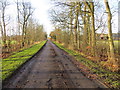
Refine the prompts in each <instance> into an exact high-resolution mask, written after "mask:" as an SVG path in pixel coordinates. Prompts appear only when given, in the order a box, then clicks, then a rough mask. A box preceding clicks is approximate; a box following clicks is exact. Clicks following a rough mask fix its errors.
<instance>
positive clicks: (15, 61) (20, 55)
mask: <svg viewBox="0 0 120 90" xmlns="http://www.w3.org/2000/svg"><path fill="white" fill-rule="evenodd" d="M45 43H46V41H42V42H41V43H39V44H35V45H33V46H32V47H30V48H27V49H25V50H23V51H21V52H16V53H14V54H13V55H11V56H10V57H8V58H6V59H3V60H2V62H0V63H1V64H2V80H4V79H5V78H7V77H8V76H9V75H11V74H12V73H13V71H14V70H16V69H17V68H18V67H19V66H21V65H22V64H23V63H24V62H26V60H28V59H29V58H30V57H32V56H33V55H34V54H35V53H36V52H37V51H38V50H39V49H40V48H42V46H43V45H44V44H45Z"/></svg>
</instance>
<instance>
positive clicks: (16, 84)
mask: <svg viewBox="0 0 120 90" xmlns="http://www.w3.org/2000/svg"><path fill="white" fill-rule="evenodd" d="M3 88H105V86H104V85H102V84H100V83H98V82H97V83H96V81H94V80H90V79H88V78H87V77H85V76H84V75H83V74H82V73H81V71H80V70H78V68H77V67H76V66H75V65H74V64H73V63H72V61H71V57H70V56H69V55H68V54H67V53H65V52H64V51H62V50H61V49H59V48H58V47H57V46H56V45H54V44H53V43H52V42H51V41H47V43H46V45H45V46H44V47H43V49H42V50H41V51H40V52H39V53H38V54H36V56H34V57H33V58H32V59H31V60H30V61H28V62H27V63H26V64H25V65H24V66H23V67H22V68H21V69H20V70H19V72H18V73H17V74H15V75H13V76H12V77H11V78H10V79H9V80H8V81H6V82H5V84H4V85H3Z"/></svg>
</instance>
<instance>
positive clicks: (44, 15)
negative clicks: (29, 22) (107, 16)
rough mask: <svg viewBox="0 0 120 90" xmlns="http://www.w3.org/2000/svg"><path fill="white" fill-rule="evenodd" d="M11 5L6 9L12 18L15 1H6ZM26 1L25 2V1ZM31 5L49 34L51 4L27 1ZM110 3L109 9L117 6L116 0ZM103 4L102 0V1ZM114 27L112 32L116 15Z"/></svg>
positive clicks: (46, 0)
mask: <svg viewBox="0 0 120 90" xmlns="http://www.w3.org/2000/svg"><path fill="white" fill-rule="evenodd" d="M8 1H10V2H11V3H12V4H11V5H10V6H9V7H8V9H7V13H8V14H11V18H14V17H15V16H16V14H17V13H16V6H15V3H14V2H15V1H16V0H8ZM25 1H26V0H25ZM29 1H30V2H31V3H32V6H33V7H34V8H35V11H34V16H35V18H36V19H37V21H38V22H39V23H40V24H43V25H44V28H45V31H46V32H47V33H48V34H49V33H50V32H51V31H52V30H53V27H52V24H51V22H50V16H49V10H50V8H51V7H52V6H53V5H52V4H51V0H29ZM108 1H109V3H110V6H111V8H112V7H116V9H117V6H118V0H108ZM102 2H103V0H102ZM113 19H114V22H115V23H114V25H113V32H117V31H118V15H117V14H116V15H115V16H114V17H113ZM13 21H14V22H12V23H13V25H14V24H15V23H16V22H15V20H14V19H13Z"/></svg>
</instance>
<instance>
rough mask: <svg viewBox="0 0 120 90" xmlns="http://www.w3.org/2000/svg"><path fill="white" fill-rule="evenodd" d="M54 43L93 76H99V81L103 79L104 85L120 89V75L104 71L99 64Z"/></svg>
mask: <svg viewBox="0 0 120 90" xmlns="http://www.w3.org/2000/svg"><path fill="white" fill-rule="evenodd" d="M53 43H54V44H56V45H57V46H58V47H59V48H60V49H62V50H64V51H66V52H67V53H69V54H70V55H72V56H74V57H75V58H76V59H77V60H78V61H79V62H80V63H82V64H83V65H85V66H86V67H87V68H89V69H90V71H91V72H92V73H93V74H96V75H97V76H98V79H101V80H103V82H104V83H106V84H108V85H109V87H111V88H120V81H119V78H120V74H118V73H116V72H111V71H109V70H106V69H104V68H103V67H102V66H100V65H99V64H98V63H95V62H93V61H91V60H89V59H86V58H84V57H83V56H82V55H80V54H79V53H77V52H75V51H73V50H70V49H67V48H65V47H64V46H62V45H61V44H59V43H56V42H53Z"/></svg>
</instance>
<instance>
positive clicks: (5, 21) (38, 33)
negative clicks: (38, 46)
mask: <svg viewBox="0 0 120 90" xmlns="http://www.w3.org/2000/svg"><path fill="white" fill-rule="evenodd" d="M12 4H13V5H14V6H15V8H16V12H15V13H16V14H15V13H13V15H15V17H14V18H16V24H15V25H13V22H11V21H12V18H11V17H10V15H9V14H7V12H8V7H9V6H10V5H12ZM34 11H35V9H34V8H33V7H32V4H31V2H28V1H25V0H22V1H20V0H16V1H15V2H14V3H11V2H9V1H8V0H2V1H0V32H1V38H2V39H1V41H0V43H1V45H2V55H3V58H4V57H6V55H7V54H10V53H12V52H13V51H17V50H20V49H21V48H27V47H30V46H31V45H33V44H35V43H36V42H40V41H42V40H45V39H46V38H47V34H46V32H45V31H44V27H43V25H41V24H39V23H38V22H37V21H36V19H35V18H34Z"/></svg>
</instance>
